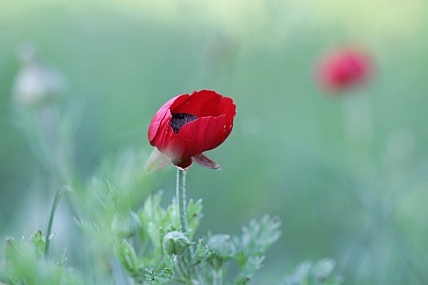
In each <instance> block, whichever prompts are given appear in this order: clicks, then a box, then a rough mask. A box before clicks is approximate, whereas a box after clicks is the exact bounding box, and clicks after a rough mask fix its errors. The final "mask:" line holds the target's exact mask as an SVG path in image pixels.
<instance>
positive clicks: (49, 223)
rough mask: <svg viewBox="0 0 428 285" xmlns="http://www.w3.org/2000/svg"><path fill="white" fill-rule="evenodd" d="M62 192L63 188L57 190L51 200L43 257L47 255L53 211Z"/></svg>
mask: <svg viewBox="0 0 428 285" xmlns="http://www.w3.org/2000/svg"><path fill="white" fill-rule="evenodd" d="M64 190H65V189H64V187H60V188H58V190H56V191H55V194H54V197H53V200H52V208H51V213H50V215H49V221H48V227H47V230H46V244H45V257H47V256H48V253H49V244H50V235H51V231H52V223H53V218H54V214H55V210H56V207H57V205H58V202H59V198H60V197H61V195H62V193H63V192H64Z"/></svg>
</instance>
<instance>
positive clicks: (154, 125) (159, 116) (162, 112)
mask: <svg viewBox="0 0 428 285" xmlns="http://www.w3.org/2000/svg"><path fill="white" fill-rule="evenodd" d="M178 97H179V96H175V97H174V98H171V99H170V100H168V102H166V103H165V104H164V105H163V106H162V107H160V109H159V110H158V111H157V112H156V114H155V115H154V116H153V119H152V121H151V122H150V125H149V131H148V137H149V142H150V144H151V145H155V144H153V143H152V141H153V140H154V139H155V136H156V134H157V132H158V130H159V128H162V127H161V124H162V120H164V119H165V117H166V116H168V115H169V116H171V113H170V111H169V107H170V106H171V105H172V104H173V103H174V102H175V101H176V100H177V98H178Z"/></svg>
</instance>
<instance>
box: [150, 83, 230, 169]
mask: <svg viewBox="0 0 428 285" xmlns="http://www.w3.org/2000/svg"><path fill="white" fill-rule="evenodd" d="M235 114H236V106H235V104H234V103H233V101H232V99H230V98H228V97H224V96H222V95H220V94H218V93H216V92H215V91H212V90H201V91H195V92H193V93H192V94H191V95H189V94H183V95H180V96H176V97H174V98H172V99H170V100H169V101H168V102H166V103H165V104H164V105H163V106H162V107H161V108H160V109H159V110H158V111H157V112H156V114H155V116H154V117H153V119H152V121H151V123H150V126H149V131H148V138H149V142H150V144H151V145H152V146H155V147H156V148H157V149H158V150H159V151H160V152H162V153H163V154H165V155H166V156H168V157H169V160H170V161H171V162H172V164H174V165H175V166H176V167H178V168H180V169H187V168H189V167H190V166H191V164H192V160H194V161H196V162H198V163H199V164H201V165H203V166H206V167H209V168H216V169H218V168H220V167H219V165H218V164H216V163H215V162H214V161H212V160H210V159H209V158H208V157H206V156H205V155H204V154H202V153H203V152H204V151H207V150H210V149H213V148H216V147H217V146H219V145H220V144H221V143H222V142H223V141H224V140H225V139H226V138H227V137H228V136H229V134H230V132H231V131H232V127H233V119H234V117H235ZM169 160H168V163H169Z"/></svg>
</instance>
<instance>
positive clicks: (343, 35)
mask: <svg viewBox="0 0 428 285" xmlns="http://www.w3.org/2000/svg"><path fill="white" fill-rule="evenodd" d="M2 6H3V8H2V11H1V12H0V13H1V14H2V35H1V38H2V40H1V60H0V72H1V93H2V96H1V97H0V116H1V117H0V120H1V122H2V123H1V169H0V175H1V176H0V179H1V193H0V235H1V236H5V235H13V234H16V235H17V236H20V235H22V234H24V233H27V232H29V233H33V232H34V230H35V228H34V227H35V226H37V227H43V226H44V223H45V220H46V217H47V215H46V213H45V212H47V210H46V211H43V210H41V212H36V214H35V215H31V214H30V213H28V211H26V210H25V209H33V208H31V207H30V206H28V205H30V204H31V201H32V197H33V195H39V194H32V193H40V192H38V191H40V190H38V189H37V187H38V186H37V180H38V179H39V178H38V177H39V176H40V175H39V174H40V172H43V170H38V169H39V168H40V167H41V165H40V163H39V162H38V161H37V159H36V157H35V156H34V155H33V154H32V153H31V151H30V148H29V147H28V145H26V143H25V141H24V139H23V136H22V134H20V132H19V131H18V129H17V127H16V125H15V123H14V114H13V111H12V108H11V107H12V104H11V93H10V90H11V85H12V82H13V78H14V76H15V74H16V73H17V71H18V69H19V62H18V60H17V59H16V56H15V50H14V49H15V47H16V45H17V44H19V43H20V42H22V41H26V40H31V41H33V42H34V43H35V44H36V45H37V47H38V48H39V50H40V51H41V53H42V55H43V57H44V59H46V60H48V61H50V62H52V63H54V64H55V65H56V66H57V67H58V68H59V69H60V70H61V71H62V72H63V73H64V74H65V75H66V77H67V79H68V89H67V95H68V96H69V98H70V100H76V101H79V102H83V106H84V107H83V110H82V114H83V118H82V123H81V126H80V127H79V129H78V132H77V137H76V142H75V143H76V157H77V158H76V168H77V169H78V172H79V173H80V174H81V175H82V176H83V177H85V178H89V177H91V175H92V172H93V171H94V169H96V168H97V165H98V164H99V162H100V160H102V158H103V157H105V156H108V155H109V154H111V153H114V152H116V150H117V149H119V148H123V147H126V146H128V145H134V146H145V147H147V153H149V151H150V147H149V145H148V142H147V139H146V129H147V126H148V124H149V122H150V119H151V117H152V115H153V114H154V112H155V111H156V110H157V109H158V108H159V107H160V106H161V105H162V104H163V103H164V102H165V101H166V100H167V99H169V98H170V97H172V96H175V95H176V94H182V93H190V92H192V91H193V90H198V89H204V88H209V89H215V90H216V91H218V92H219V93H221V94H223V95H225V96H230V97H232V98H233V99H234V100H235V102H236V104H237V117H236V121H235V127H234V131H233V132H232V134H231V136H230V137H229V138H228V140H227V141H226V142H225V143H224V144H223V145H222V146H221V147H219V148H218V149H216V150H213V151H211V152H209V154H208V155H209V156H210V157H211V158H213V159H214V160H215V161H217V162H218V163H219V164H220V165H221V166H222V168H223V171H222V172H211V171H208V170H206V169H202V168H200V167H198V166H194V167H193V168H192V169H191V171H190V174H189V175H188V196H189V197H192V198H195V199H196V198H200V197H201V198H203V200H204V214H205V217H204V219H203V222H202V225H201V233H202V232H206V231H207V230H208V229H211V230H212V231H213V232H214V233H237V232H239V229H240V226H241V225H243V224H246V223H247V222H248V220H250V219H251V218H253V217H260V216H261V215H263V214H264V213H269V214H271V215H275V214H278V215H279V216H280V217H281V219H282V221H283V237H282V238H281V240H280V242H279V243H278V244H277V245H275V246H276V249H274V250H272V251H271V252H270V255H269V256H268V259H267V265H266V269H265V270H266V271H265V272H266V273H265V274H266V275H269V274H273V275H274V274H279V273H273V272H278V271H281V270H284V269H286V270H287V271H290V269H292V268H294V267H295V264H296V263H298V262H300V261H302V260H304V259H307V258H314V259H315V258H322V257H326V256H328V257H332V258H335V259H336V260H337V261H338V266H339V270H342V271H343V275H345V276H346V278H347V280H348V282H349V284H386V283H388V284H403V283H406V284H423V280H424V279H423V278H425V279H426V278H427V276H426V274H425V273H424V274H425V275H424V274H422V275H423V276H424V277H420V276H418V274H417V273H415V272H417V270H418V266H419V264H421V263H422V262H424V261H426V254H427V252H428V248H427V246H426V242H425V240H426V234H427V231H428V227H427V225H426V216H427V214H428V213H427V210H426V207H425V205H424V201H426V199H427V198H428V197H427V194H426V193H427V192H426V191H425V190H426V187H427V183H426V182H424V179H425V177H427V173H426V172H423V171H422V174H420V176H419V177H418V178H415V181H414V183H415V184H417V183H416V182H419V181H420V182H421V184H420V185H417V186H415V187H413V186H408V187H406V188H405V189H404V190H403V195H400V196H399V199H397V200H393V201H392V202H393V203H392V202H387V203H386V204H381V202H382V201H384V200H385V199H387V198H388V197H390V195H391V194H392V193H393V192H394V189H396V188H397V187H399V185H400V183H402V182H403V181H404V180H405V179H406V178H407V177H409V175H411V174H412V173H414V172H415V171H417V170H418V169H419V168H420V167H422V166H423V165H425V164H426V162H427V158H428V148H427V147H426V146H427V145H428V135H427V128H426V122H427V119H428V113H427V112H426V110H427V106H428V97H427V96H426V92H427V90H428V81H427V80H426V76H427V55H426V50H427V48H428V41H427V39H426V36H425V35H426V33H427V31H428V21H427V20H426V19H427V4H426V2H424V1H417V0H415V1H376V2H373V1H371V2H369V1H352V0H348V1H315V0H313V1H213V2H209V1H205V2H200V3H196V2H192V1H176V2H173V1H140V2H138V1H129V2H120V1H109V2H102V4H101V3H98V2H97V1H93V2H90V3H83V2H78V1H76V2H67V3H65V2H64V3H63V2H59V1H58V2H55V1H6V2H3V3H2ZM342 44H355V45H358V46H362V47H364V48H366V49H367V50H369V51H370V52H372V56H373V59H374V61H375V67H376V70H375V77H374V78H373V80H372V82H371V83H370V84H369V85H368V86H367V88H365V89H364V90H360V91H359V92H355V93H359V94H352V95H355V96H363V97H364V98H365V100H367V102H368V104H369V106H370V109H371V117H372V124H373V140H372V141H369V142H367V141H364V140H362V141H355V140H350V138H349V137H347V135H346V128H347V126H346V122H345V120H344V112H345V105H346V104H347V103H349V101H351V100H352V98H350V97H339V98H336V97H329V96H328V94H325V93H324V92H322V91H320V90H319V89H318V88H317V86H316V84H315V83H314V80H313V79H314V73H313V67H314V64H315V62H316V61H317V59H318V57H319V56H320V55H321V54H322V52H324V51H326V50H328V49H329V48H332V47H335V46H337V45H342ZM351 103H352V102H351ZM165 171H166V172H167V173H166V174H160V175H164V176H163V180H162V181H161V182H160V183H159V185H158V186H157V187H153V190H155V189H156V188H158V187H160V188H164V189H165V190H167V191H166V192H167V193H166V195H165V196H166V197H168V193H169V195H170V196H169V197H172V196H173V194H174V193H173V192H174V191H173V189H174V173H173V171H172V169H169V170H165ZM38 175H39V176H38ZM107 178H108V177H107ZM43 183H47V182H43ZM43 183H41V184H42V185H43ZM411 184H412V183H409V185H411ZM47 196H48V197H49V195H47ZM47 199H50V198H47ZM386 201H389V200H386ZM165 202H167V201H165ZM379 205H383V207H385V208H380V210H379V208H378V207H379ZM390 208H392V210H391V209H390ZM390 210H391V211H392V217H391V218H390V220H388V223H387V225H385V226H383V225H379V224H377V221H378V219H379V218H378V217H377V216H376V215H377V214H378V213H380V216H382V215H383V214H384V213H388V211H390ZM376 211H378V212H376ZM24 221H25V224H23V222H24ZM23 228H24V230H23ZM22 231H24V233H22ZM70 251H71V250H70ZM404 256H406V258H407V259H408V260H410V261H412V262H406V259H405V258H404ZM421 260H422V261H421ZM411 264H416V265H411ZM269 266H271V267H272V268H273V269H272V268H271V269H268V267H269ZM419 275H420V274H419ZM421 278H422V279H421Z"/></svg>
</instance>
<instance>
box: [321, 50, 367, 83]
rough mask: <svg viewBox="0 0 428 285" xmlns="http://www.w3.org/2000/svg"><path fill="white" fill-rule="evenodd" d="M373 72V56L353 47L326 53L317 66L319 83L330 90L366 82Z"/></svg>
mask: <svg viewBox="0 0 428 285" xmlns="http://www.w3.org/2000/svg"><path fill="white" fill-rule="evenodd" d="M371 73H372V62H371V58H370V57H369V56H368V55H367V54H366V53H365V52H363V51H361V50H358V49H352V48H342V49H337V50H334V51H332V52H329V53H327V54H325V55H324V56H323V57H322V59H321V61H320V63H319V65H318V68H317V75H318V80H319V83H320V84H321V86H322V87H324V88H325V89H327V90H330V91H344V90H346V89H349V88H351V87H356V86H358V85H361V84H364V83H365V82H366V81H367V80H368V79H369V77H370V75H371Z"/></svg>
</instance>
